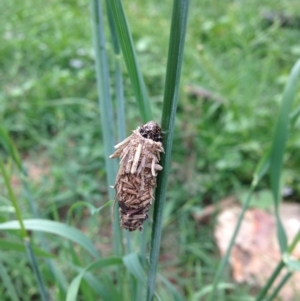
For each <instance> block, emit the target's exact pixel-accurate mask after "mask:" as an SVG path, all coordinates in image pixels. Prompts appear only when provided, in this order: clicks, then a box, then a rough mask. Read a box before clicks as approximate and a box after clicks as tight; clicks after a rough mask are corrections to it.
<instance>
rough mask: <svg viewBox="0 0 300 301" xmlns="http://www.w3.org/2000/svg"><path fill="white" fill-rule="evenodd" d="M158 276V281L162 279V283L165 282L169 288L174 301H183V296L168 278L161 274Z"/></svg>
mask: <svg viewBox="0 0 300 301" xmlns="http://www.w3.org/2000/svg"><path fill="white" fill-rule="evenodd" d="M157 276H158V279H160V280H161V282H163V283H164V284H165V286H166V287H167V288H168V290H169V291H170V293H171V294H172V296H173V298H174V301H183V298H182V296H181V295H180V294H179V293H178V292H177V290H176V288H175V287H174V285H173V284H172V283H171V282H170V281H169V280H168V279H167V278H165V277H164V276H163V275H161V274H158V275H157Z"/></svg>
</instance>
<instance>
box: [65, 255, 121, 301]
mask: <svg viewBox="0 0 300 301" xmlns="http://www.w3.org/2000/svg"><path fill="white" fill-rule="evenodd" d="M122 263H123V262H122V258H120V257H110V258H101V259H99V260H97V261H95V262H92V263H90V264H89V265H87V266H86V267H85V268H84V269H82V270H81V272H80V273H79V274H78V275H77V276H76V277H75V278H74V279H73V280H72V282H71V284H70V286H69V288H68V292H67V298H66V300H67V301H73V300H74V301H75V300H77V295H78V291H79V287H80V283H81V280H82V278H83V277H84V276H85V274H86V273H87V272H88V271H90V270H93V269H97V268H105V267H107V266H112V265H121V264H122Z"/></svg>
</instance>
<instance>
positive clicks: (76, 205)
mask: <svg viewBox="0 0 300 301" xmlns="http://www.w3.org/2000/svg"><path fill="white" fill-rule="evenodd" d="M113 202H114V201H108V202H106V203H105V204H104V205H102V206H100V207H99V208H96V207H95V206H94V205H92V204H91V203H89V202H84V201H80V202H76V203H74V204H73V205H72V206H71V207H70V208H69V210H68V213H67V221H68V222H70V219H71V216H72V212H73V211H74V210H75V209H76V208H79V207H87V208H88V209H89V211H90V214H91V215H93V214H95V213H99V212H100V211H102V210H103V209H104V208H106V207H107V206H109V205H111V204H112V203H113Z"/></svg>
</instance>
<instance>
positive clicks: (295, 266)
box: [283, 253, 300, 272]
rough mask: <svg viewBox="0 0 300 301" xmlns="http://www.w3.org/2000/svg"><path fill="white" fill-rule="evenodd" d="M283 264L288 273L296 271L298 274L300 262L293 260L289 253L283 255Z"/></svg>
mask: <svg viewBox="0 0 300 301" xmlns="http://www.w3.org/2000/svg"><path fill="white" fill-rule="evenodd" d="M283 262H284V263H285V265H286V266H287V268H288V269H289V270H290V271H298V272H300V260H299V259H298V260H297V259H295V258H294V257H293V256H292V255H290V254H289V253H285V254H283Z"/></svg>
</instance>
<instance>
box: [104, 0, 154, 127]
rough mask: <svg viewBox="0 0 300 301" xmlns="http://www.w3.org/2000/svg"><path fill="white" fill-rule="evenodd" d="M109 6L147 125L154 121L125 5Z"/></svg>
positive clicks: (113, 1)
mask: <svg viewBox="0 0 300 301" xmlns="http://www.w3.org/2000/svg"><path fill="white" fill-rule="evenodd" d="M109 4H110V7H111V12H112V15H113V19H114V23H115V25H116V31H117V34H118V38H119V42H120V46H121V49H122V53H123V56H124V60H125V64H126V67H127V70H128V75H129V78H130V81H131V84H132V88H133V91H134V94H135V97H136V101H137V104H138V107H139V110H140V113H141V117H142V120H143V122H144V123H146V122H148V121H150V120H152V113H151V107H150V102H149V97H148V93H147V89H146V86H145V82H144V79H143V76H142V72H141V70H140V67H139V64H138V60H137V56H136V53H135V48H134V44H133V39H132V36H131V33H130V30H129V25H128V22H127V20H126V16H125V13H124V9H123V5H122V2H121V1H120V0H111V1H109Z"/></svg>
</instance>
